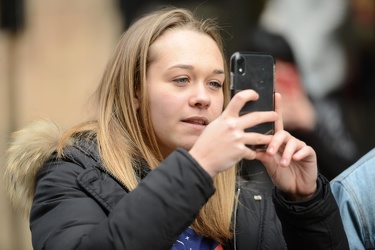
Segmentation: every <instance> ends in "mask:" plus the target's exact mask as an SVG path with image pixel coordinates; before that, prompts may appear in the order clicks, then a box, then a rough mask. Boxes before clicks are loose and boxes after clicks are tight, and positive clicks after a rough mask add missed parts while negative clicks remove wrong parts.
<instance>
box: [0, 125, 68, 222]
mask: <svg viewBox="0 0 375 250" xmlns="http://www.w3.org/2000/svg"><path fill="white" fill-rule="evenodd" d="M60 136H61V133H60V130H59V128H58V126H57V125H56V124H55V123H54V122H53V121H51V120H47V119H44V120H39V121H35V122H33V123H31V124H30V125H28V126H27V127H25V128H24V129H21V130H19V131H17V132H15V133H13V136H12V140H11V141H10V144H9V147H8V150H7V154H6V169H5V173H4V182H5V187H6V191H7V194H8V197H9V199H10V201H11V204H12V205H13V207H14V208H15V209H16V210H18V211H19V212H21V213H22V214H24V215H26V216H29V214H30V209H31V205H32V202H33V198H34V192H35V178H36V174H37V173H38V171H39V170H40V168H41V167H42V165H43V163H44V162H45V161H46V160H47V159H48V157H49V156H50V155H51V154H52V153H53V151H55V150H56V148H57V145H58V141H59V139H60Z"/></svg>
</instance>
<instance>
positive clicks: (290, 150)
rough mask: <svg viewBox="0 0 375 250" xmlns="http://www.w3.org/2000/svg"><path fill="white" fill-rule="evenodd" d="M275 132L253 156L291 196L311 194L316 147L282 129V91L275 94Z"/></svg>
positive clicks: (312, 190)
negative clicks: (264, 146)
mask: <svg viewBox="0 0 375 250" xmlns="http://www.w3.org/2000/svg"><path fill="white" fill-rule="evenodd" d="M275 104H276V106H275V107H276V112H277V113H278V119H277V121H276V122H275V134H274V136H273V137H272V139H271V141H270V143H269V145H268V148H267V150H266V151H265V152H257V153H256V159H258V160H260V161H261V162H262V163H263V164H264V165H265V167H266V169H267V172H268V174H269V175H270V177H271V179H272V181H273V183H274V184H275V186H276V187H277V188H279V189H280V190H281V191H283V192H284V193H285V194H286V195H287V196H288V197H289V198H290V199H291V200H301V199H305V198H309V197H311V196H312V195H313V194H314V193H315V191H316V188H317V186H316V181H317V172H318V167H317V159H316V154H315V151H314V150H313V149H312V148H311V147H310V146H307V145H306V143H304V142H303V141H300V140H298V139H297V138H295V137H293V136H292V135H290V134H289V133H288V132H287V131H285V130H284V127H283V120H282V115H281V113H282V111H281V95H280V94H278V93H276V94H275Z"/></svg>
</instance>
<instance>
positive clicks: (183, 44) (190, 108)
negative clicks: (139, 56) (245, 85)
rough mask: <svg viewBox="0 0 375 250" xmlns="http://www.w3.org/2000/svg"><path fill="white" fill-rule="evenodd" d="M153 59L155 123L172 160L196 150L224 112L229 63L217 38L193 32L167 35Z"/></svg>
mask: <svg viewBox="0 0 375 250" xmlns="http://www.w3.org/2000/svg"><path fill="white" fill-rule="evenodd" d="M150 56H151V59H152V60H151V64H150V65H149V67H148V70H147V80H146V83H147V90H148V95H149V96H148V97H149V104H150V114H151V121H152V124H153V128H154V131H155V134H156V137H157V140H158V143H159V147H160V149H161V152H162V154H163V156H164V157H166V156H167V155H169V154H170V153H171V152H172V151H173V150H175V149H176V148H177V147H182V148H185V149H186V150H190V148H191V147H192V146H193V144H194V143H195V141H196V140H197V138H198V137H199V135H200V134H201V133H202V131H203V130H204V129H205V128H206V126H207V125H208V124H209V123H210V122H211V121H213V120H214V119H215V118H217V117H218V116H219V115H220V114H221V112H222V109H223V102H224V95H223V82H224V79H225V75H224V62H223V58H222V55H221V53H220V50H219V48H218V46H217V44H216V43H215V41H214V40H213V39H212V38H211V37H209V36H208V35H206V34H203V33H199V32H197V31H192V30H188V29H180V30H170V31H167V32H166V33H165V34H163V35H162V36H161V37H160V38H158V39H157V40H156V41H155V42H154V43H153V44H152V46H151V47H150ZM218 136H219V135H218Z"/></svg>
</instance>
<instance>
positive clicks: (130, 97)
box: [60, 8, 235, 243]
mask: <svg viewBox="0 0 375 250" xmlns="http://www.w3.org/2000/svg"><path fill="white" fill-rule="evenodd" d="M175 28H177V29H179V28H187V29H191V30H195V31H197V32H201V33H204V34H207V35H208V36H210V37H211V38H212V39H213V40H214V41H215V42H216V44H217V46H218V47H219V49H220V51H221V53H222V56H223V59H225V54H224V49H223V43H222V40H221V35H220V30H219V28H218V26H217V24H216V23H215V22H214V21H213V20H210V19H206V20H199V19H197V18H196V17H194V15H193V14H192V13H191V12H190V11H188V10H185V9H176V8H164V9H161V10H158V11H155V12H152V13H150V14H148V15H145V16H143V17H141V18H140V19H138V20H137V21H136V22H134V23H133V24H132V25H131V26H130V27H129V29H128V30H127V31H126V32H125V33H124V34H123V36H122V38H121V40H120V42H119V44H118V46H117V48H116V50H115V51H114V54H113V56H112V57H111V59H110V60H109V63H108V65H107V67H106V69H105V72H104V74H103V77H102V79H101V82H100V85H99V87H98V89H97V91H96V98H97V107H96V111H97V113H96V117H95V118H94V119H93V121H92V122H88V123H85V124H81V125H79V126H78V127H75V128H73V129H71V130H70V131H68V132H67V133H66V134H65V136H64V137H63V140H62V142H61V144H60V150H62V148H63V145H64V141H67V140H68V138H70V137H71V136H72V135H73V134H75V133H77V132H79V131H84V130H91V131H93V132H94V134H95V135H96V137H97V141H98V146H99V151H100V156H101V158H102V161H103V164H104V165H105V167H106V168H107V169H108V170H109V171H110V172H111V173H113V174H114V175H115V176H116V177H117V178H118V179H119V180H121V181H122V182H123V184H124V185H125V186H126V187H127V188H128V189H129V190H132V189H134V188H135V187H136V186H137V185H138V182H139V178H138V177H137V172H138V171H139V169H137V167H138V166H139V165H140V164H139V161H140V160H141V159H143V160H145V161H146V162H147V164H148V165H149V166H150V168H151V169H154V168H155V167H157V166H158V165H159V164H160V162H161V161H162V160H163V157H162V155H161V152H160V149H159V146H158V144H157V141H156V136H155V133H154V130H153V127H152V124H151V119H150V113H149V106H148V105H149V104H148V98H147V97H148V95H147V88H146V71H147V67H148V65H149V63H150V58H149V48H150V46H151V45H152V44H153V43H154V42H155V41H156V40H157V39H158V38H159V37H160V36H161V35H162V34H164V33H165V32H166V31H167V30H170V29H175ZM223 61H224V63H225V61H226V60H223ZM224 67H225V71H226V79H225V82H224V85H225V86H224V90H223V93H224V105H223V109H224V108H225V106H226V105H227V103H228V102H229V87H228V80H229V79H228V70H227V65H226V64H225V65H224ZM135 98H138V101H139V110H137V106H136V104H135ZM214 185H215V187H216V189H217V191H216V192H215V194H214V195H213V197H211V199H210V200H209V201H208V203H207V204H206V205H205V206H204V207H203V208H202V209H201V211H200V213H199V215H198V217H197V218H196V220H195V221H194V223H193V225H192V227H193V229H194V230H195V231H196V232H197V233H198V234H201V235H203V236H207V237H210V238H212V239H215V240H217V241H219V242H221V243H223V242H224V241H225V240H227V239H229V238H231V236H232V234H233V232H232V228H231V216H232V212H233V206H234V205H233V204H234V200H235V198H234V196H235V195H234V192H235V169H234V168H231V169H229V170H227V171H225V172H223V173H220V174H218V175H217V176H216V177H215V178H214Z"/></svg>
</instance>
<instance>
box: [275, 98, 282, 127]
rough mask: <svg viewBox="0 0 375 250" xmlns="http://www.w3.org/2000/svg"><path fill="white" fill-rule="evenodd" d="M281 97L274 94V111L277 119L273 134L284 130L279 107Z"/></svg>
mask: <svg viewBox="0 0 375 250" xmlns="http://www.w3.org/2000/svg"><path fill="white" fill-rule="evenodd" d="M281 106H282V105H281V95H280V93H275V111H276V113H277V114H278V118H277V120H276V122H275V132H277V131H281V130H284V124H283V116H282V107H281Z"/></svg>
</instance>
